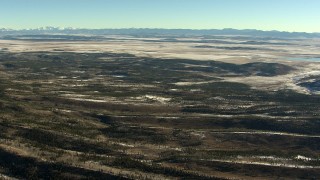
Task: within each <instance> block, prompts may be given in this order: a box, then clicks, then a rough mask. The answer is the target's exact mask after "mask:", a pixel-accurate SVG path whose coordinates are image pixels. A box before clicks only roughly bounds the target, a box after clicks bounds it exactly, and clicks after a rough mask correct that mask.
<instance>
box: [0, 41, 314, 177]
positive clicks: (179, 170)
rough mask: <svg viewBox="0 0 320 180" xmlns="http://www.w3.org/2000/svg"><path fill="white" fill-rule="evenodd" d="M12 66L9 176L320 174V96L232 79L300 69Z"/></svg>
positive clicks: (48, 61) (32, 59)
mask: <svg viewBox="0 0 320 180" xmlns="http://www.w3.org/2000/svg"><path fill="white" fill-rule="evenodd" d="M47 38H51V37H50V36H48V37H47ZM62 38H63V37H62ZM75 38H76V37H75ZM88 40H90V39H88ZM252 43H253V42H252ZM0 65H1V66H0V67H1V68H0V72H1V74H2V76H1V77H0V141H1V146H0V156H1V157H0V174H5V175H8V176H12V177H16V178H27V179H37V178H40V179H50V178H58V179H60V178H61V179H81V178H84V179H108V178H109V179H110V178H111V179H113V178H129V179H131V178H132V179H143V178H145V179H156V178H158V179H164V178H168V179H170V178H181V179H219V178H221V179H224V178H229V177H235V178H240V179H246V178H271V179H276V178H279V177H281V178H282V177H283V178H288V179H292V178H293V179H294V178H302V177H303V178H306V179H312V178H316V177H319V175H320V174H319V171H317V170H318V169H319V166H320V164H319V158H320V157H319V153H320V149H319V147H320V131H319V129H320V121H319V116H320V114H319V112H320V97H319V96H318V95H314V94H310V95H307V94H301V93H297V92H295V91H292V90H288V89H283V90H279V91H264V90H260V89H254V88H252V87H251V86H249V85H247V84H243V83H235V82H229V81H226V80H224V77H247V76H252V75H254V76H263V77H273V76H278V75H283V74H287V73H289V72H291V71H294V68H292V67H290V66H287V65H283V64H278V63H249V64H244V65H236V64H231V63H222V62H217V61H195V60H187V59H156V58H142V57H136V56H133V55H130V54H115V53H70V52H60V51H55V52H34V53H9V52H2V53H0Z"/></svg>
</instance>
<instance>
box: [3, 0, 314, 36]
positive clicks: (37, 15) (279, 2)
mask: <svg viewBox="0 0 320 180" xmlns="http://www.w3.org/2000/svg"><path fill="white" fill-rule="evenodd" d="M45 26H55V27H74V28H90V29H100V28H167V29H223V28H235V29H260V30H280V31H290V32H293V31H299V32H320V0H0V28H12V29H27V28H37V27H45Z"/></svg>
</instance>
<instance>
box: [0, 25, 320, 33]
mask: <svg viewBox="0 0 320 180" xmlns="http://www.w3.org/2000/svg"><path fill="white" fill-rule="evenodd" d="M46 28H47V29H46ZM48 28H52V29H51V30H84V29H86V30H121V29H146V30H147V29H150V30H153V29H159V30H161V29H163V30H192V31H210V30H220V31H222V30H239V31H246V30H254V31H262V32H272V31H275V32H283V33H307V34H316V33H320V32H314V31H313V32H306V31H285V30H276V29H273V30H262V29H252V28H249V29H242V28H240V29H237V28H203V29H202V28H199V29H197V28H156V27H154V28H153V27H121V28H107V27H106V28H85V27H60V26H42V27H37V28H21V29H19V28H5V27H4V28H0V30H1V29H2V30H3V29H5V30H12V31H23V30H27V31H28V30H50V29H48Z"/></svg>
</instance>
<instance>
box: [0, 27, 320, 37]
mask: <svg viewBox="0 0 320 180" xmlns="http://www.w3.org/2000/svg"><path fill="white" fill-rule="evenodd" d="M39 34H85V35H134V36H154V35H174V36H190V35H209V36H211V35H212V36H214V35H217V36H226V35H234V36H256V37H274V38H320V33H306V32H285V31H262V30H256V29H245V30H238V29H231V28H227V29H207V30H197V29H148V28H130V29H77V28H57V27H42V28H36V29H22V30H14V29H6V28H2V29H1V28H0V36H4V35H39Z"/></svg>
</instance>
